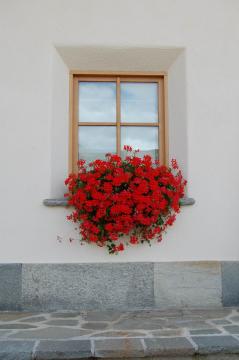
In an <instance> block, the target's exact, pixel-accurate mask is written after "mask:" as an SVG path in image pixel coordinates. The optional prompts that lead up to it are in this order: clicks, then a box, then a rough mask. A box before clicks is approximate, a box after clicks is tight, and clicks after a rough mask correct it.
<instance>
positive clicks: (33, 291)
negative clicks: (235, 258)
mask: <svg viewBox="0 0 239 360" xmlns="http://www.w3.org/2000/svg"><path fill="white" fill-rule="evenodd" d="M238 279H239V262H171V263H117V264H112V263H107V264H104V263H103V264H2V265H0V310H24V311H28V310H30V311H54V310H91V309H99V310H107V309H112V310H130V309H147V308H157V309H166V308H187V307H190V308H193V307H194V308H195V307H196V308H208V307H221V306H237V305H239V281H238Z"/></svg>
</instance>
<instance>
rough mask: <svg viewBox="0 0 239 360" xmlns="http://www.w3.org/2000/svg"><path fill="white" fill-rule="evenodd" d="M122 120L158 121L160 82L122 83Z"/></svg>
mask: <svg viewBox="0 0 239 360" xmlns="http://www.w3.org/2000/svg"><path fill="white" fill-rule="evenodd" d="M120 89H121V121H122V122H158V84H157V83H126V82H125V83H124V82H122V83H121V88H120Z"/></svg>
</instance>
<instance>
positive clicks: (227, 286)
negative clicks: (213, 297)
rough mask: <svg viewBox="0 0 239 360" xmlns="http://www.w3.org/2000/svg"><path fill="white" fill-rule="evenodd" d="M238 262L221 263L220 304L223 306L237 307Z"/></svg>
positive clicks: (238, 299)
mask: <svg viewBox="0 0 239 360" xmlns="http://www.w3.org/2000/svg"><path fill="white" fill-rule="evenodd" d="M238 279H239V261H225V262H223V263H222V302H223V306H238V305H239V281H238Z"/></svg>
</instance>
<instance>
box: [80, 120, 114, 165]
mask: <svg viewBox="0 0 239 360" xmlns="http://www.w3.org/2000/svg"><path fill="white" fill-rule="evenodd" d="M78 136H79V153H78V156H79V159H84V160H86V161H92V160H95V159H104V158H105V153H108V152H112V153H115V152H116V128H115V127H114V126H79V130H78Z"/></svg>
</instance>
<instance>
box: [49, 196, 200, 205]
mask: <svg viewBox="0 0 239 360" xmlns="http://www.w3.org/2000/svg"><path fill="white" fill-rule="evenodd" d="M43 204H44V205H45V206H52V207H53V206H68V205H67V200H66V199H64V198H62V199H61V198H59V199H44V200H43ZM193 204H195V200H194V199H193V198H190V197H186V196H185V197H184V198H182V199H181V200H180V205H181V206H188V205H193Z"/></svg>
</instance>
